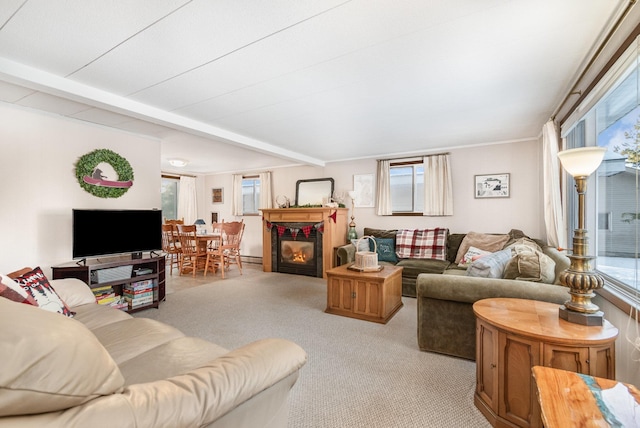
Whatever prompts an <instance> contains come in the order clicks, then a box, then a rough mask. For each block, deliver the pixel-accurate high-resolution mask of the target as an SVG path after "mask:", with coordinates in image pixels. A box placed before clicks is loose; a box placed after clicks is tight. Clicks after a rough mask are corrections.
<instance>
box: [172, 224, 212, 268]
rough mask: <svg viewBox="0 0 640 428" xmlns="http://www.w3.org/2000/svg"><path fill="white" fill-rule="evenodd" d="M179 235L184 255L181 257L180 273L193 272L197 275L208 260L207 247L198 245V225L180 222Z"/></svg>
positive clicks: (178, 226)
mask: <svg viewBox="0 0 640 428" xmlns="http://www.w3.org/2000/svg"><path fill="white" fill-rule="evenodd" d="M177 228H178V237H179V238H180V247H181V250H182V256H181V257H180V265H179V270H180V275H182V274H184V273H186V272H189V271H190V272H191V273H192V274H193V276H196V271H197V270H198V269H203V268H204V267H205V264H206V260H207V251H206V247H205V248H204V249H203V248H202V246H200V245H198V237H197V234H196V226H195V225H194V224H190V225H186V224H178V225H177Z"/></svg>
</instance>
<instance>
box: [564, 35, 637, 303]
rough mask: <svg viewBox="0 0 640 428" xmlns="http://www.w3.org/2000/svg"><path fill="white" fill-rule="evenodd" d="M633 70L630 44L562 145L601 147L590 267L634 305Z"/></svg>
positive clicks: (591, 205)
mask: <svg viewBox="0 0 640 428" xmlns="http://www.w3.org/2000/svg"><path fill="white" fill-rule="evenodd" d="M638 68H639V67H638V50H637V48H636V47H635V46H634V47H633V48H632V49H631V50H630V51H629V52H628V53H626V54H625V55H623V56H622V57H621V58H620V60H619V61H618V64H616V66H614V68H612V69H611V70H610V73H609V74H608V76H611V77H609V78H608V80H607V79H603V80H602V83H601V85H602V86H601V87H600V88H598V89H599V90H594V92H596V94H597V95H600V98H599V99H597V100H596V101H595V103H594V105H593V107H592V108H591V109H590V110H588V111H587V113H586V114H585V115H584V116H583V117H582V118H580V122H579V123H578V124H577V125H576V126H575V127H574V128H573V129H572V130H571V132H570V133H569V134H568V135H567V148H570V147H581V146H585V145H586V146H590V145H598V146H601V147H606V148H607V152H606V153H605V156H604V160H603V162H602V164H601V165H600V167H599V168H598V171H597V174H594V175H595V178H593V177H592V179H590V183H589V185H588V186H587V192H588V193H589V194H588V195H587V206H586V208H585V209H586V214H587V228H588V230H589V231H596V236H595V237H594V236H593V235H592V234H590V240H591V242H590V245H589V253H590V254H595V255H596V256H597V259H596V266H595V268H596V270H597V271H598V272H600V273H601V274H602V275H603V276H604V277H605V279H606V282H605V288H608V289H610V290H612V291H616V292H617V293H618V294H620V295H622V296H626V298H627V300H630V301H635V302H636V303H640V283H639V278H638V266H639V264H638V254H639V249H640V217H639V213H640V209H639V208H640V199H639V195H640V190H639V189H640V188H639V182H640V103H639V100H640V85H639V73H638ZM605 80H607V82H606V83H605ZM592 183H593V184H592ZM571 193H573V194H574V195H575V192H569V194H571ZM591 201H594V202H591ZM576 211H577V204H576V203H572V202H571V200H569V201H568V212H569V218H575V217H576V216H577V215H576ZM590 217H591V218H592V219H593V220H592V222H591V223H590V220H589V218H590ZM596 223H597V224H596ZM572 230H573V229H570V231H571V233H572ZM594 240H595V243H594Z"/></svg>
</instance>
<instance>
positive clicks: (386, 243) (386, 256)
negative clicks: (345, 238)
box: [369, 238, 398, 263]
mask: <svg viewBox="0 0 640 428" xmlns="http://www.w3.org/2000/svg"><path fill="white" fill-rule="evenodd" d="M373 239H374V240H375V241H376V243H375V245H374V244H373V241H372V240H371V239H369V250H370V251H373V249H374V247H375V249H376V252H377V253H378V261H381V262H392V263H397V262H398V257H396V242H395V239H391V238H373Z"/></svg>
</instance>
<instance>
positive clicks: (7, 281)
mask: <svg viewBox="0 0 640 428" xmlns="http://www.w3.org/2000/svg"><path fill="white" fill-rule="evenodd" d="M0 296H2V297H4V298H6V299H9V300H13V301H14V302H18V303H26V304H28V305H33V306H38V304H37V303H36V301H35V300H34V299H33V297H31V294H29V293H27V292H26V291H25V290H24V288H22V287H21V286H20V284H18V283H17V282H15V281H14V280H13V279H11V278H9V277H8V276H6V275H0Z"/></svg>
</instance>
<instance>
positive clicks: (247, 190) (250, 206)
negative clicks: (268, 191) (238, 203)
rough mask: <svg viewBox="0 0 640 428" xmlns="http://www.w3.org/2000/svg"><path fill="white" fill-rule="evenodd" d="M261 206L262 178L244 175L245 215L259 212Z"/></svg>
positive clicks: (243, 205) (243, 202) (243, 209)
mask: <svg viewBox="0 0 640 428" xmlns="http://www.w3.org/2000/svg"><path fill="white" fill-rule="evenodd" d="M259 208H260V178H259V177H257V176H254V177H242V212H243V214H244V215H251V214H256V215H257V214H258V209H259Z"/></svg>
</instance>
